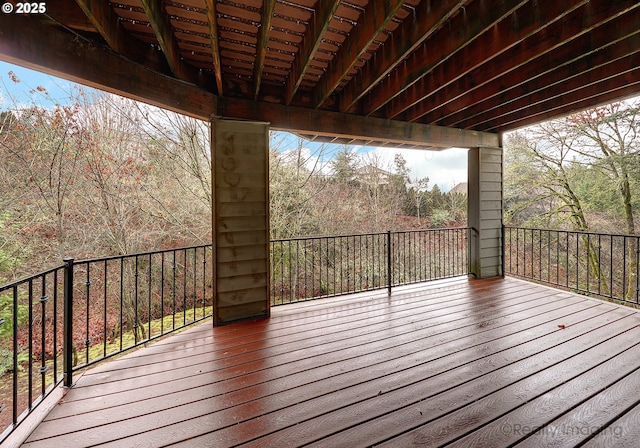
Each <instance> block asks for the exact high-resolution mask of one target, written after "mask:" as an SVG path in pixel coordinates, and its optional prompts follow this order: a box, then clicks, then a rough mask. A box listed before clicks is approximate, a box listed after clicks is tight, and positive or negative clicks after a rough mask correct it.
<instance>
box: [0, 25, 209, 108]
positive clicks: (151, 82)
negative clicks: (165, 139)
mask: <svg viewBox="0 0 640 448" xmlns="http://www.w3.org/2000/svg"><path fill="white" fill-rule="evenodd" d="M0 59H1V60H4V61H6V62H10V63H12V64H17V65H21V66H23V67H27V68H30V69H33V70H38V71H41V72H44V73H48V74H51V75H54V76H58V77H60V78H64V79H68V80H70V81H73V82H77V83H80V84H84V85H87V86H90V87H95V88H97V89H101V90H105V91H107V92H111V93H116V94H119V95H123V96H126V97H129V98H132V99H135V100H138V101H143V102H146V103H149V104H153V105H155V106H159V107H163V108H165V109H169V110H172V111H175V112H179V113H182V114H185V115H189V116H192V117H196V118H200V119H204V120H208V119H209V117H211V116H212V115H215V113H216V98H217V97H216V96H215V95H213V94H211V93H209V92H207V91H206V90H203V89H201V88H199V87H197V86H195V85H193V84H189V83H186V82H182V81H178V80H176V79H174V78H172V77H169V76H164V75H161V74H159V73H156V72H154V71H152V70H149V69H148V68H145V67H144V66H142V65H140V64H137V63H135V62H132V61H131V60H129V59H126V58H124V57H122V56H119V55H117V54H115V53H114V52H113V51H112V50H110V49H109V48H107V47H103V46H96V45H95V44H93V43H91V42H89V41H87V40H85V39H84V38H83V37H81V36H79V35H76V34H72V33H71V32H69V31H67V30H63V29H60V28H57V27H54V26H42V25H41V24H40V22H39V21H38V20H37V19H36V18H35V17H34V16H33V15H32V16H21V15H16V14H11V15H9V14H0Z"/></svg>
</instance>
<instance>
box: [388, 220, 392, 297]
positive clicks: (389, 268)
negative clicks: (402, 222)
mask: <svg viewBox="0 0 640 448" xmlns="http://www.w3.org/2000/svg"><path fill="white" fill-rule="evenodd" d="M391 252H392V251H391V230H387V294H388V295H391V283H392V282H393V274H392V272H391Z"/></svg>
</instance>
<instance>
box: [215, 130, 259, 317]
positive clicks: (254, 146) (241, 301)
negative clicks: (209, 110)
mask: <svg viewBox="0 0 640 448" xmlns="http://www.w3.org/2000/svg"><path fill="white" fill-rule="evenodd" d="M268 132H269V126H268V125H267V124H265V123H250V122H236V121H230V120H219V119H216V120H214V121H213V123H212V147H213V148H212V160H213V163H212V181H213V209H214V212H213V235H214V245H215V248H216V249H215V255H214V262H215V266H214V268H213V270H214V275H213V277H214V278H215V286H214V288H215V295H214V316H215V323H216V324H221V323H228V322H231V321H234V320H240V319H246V318H252V317H256V316H267V315H268V314H269V198H268V190H267V186H268V184H269V175H268V168H267V167H268V163H269V160H268V158H269V136H268ZM218 190H221V193H222V194H220V195H219V194H218ZM230 199H231V200H230ZM238 264H242V265H244V266H248V265H250V266H251V270H250V272H247V271H246V269H245V270H238V269H237V266H238Z"/></svg>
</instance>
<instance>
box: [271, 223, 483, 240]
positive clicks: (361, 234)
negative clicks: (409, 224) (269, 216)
mask: <svg viewBox="0 0 640 448" xmlns="http://www.w3.org/2000/svg"><path fill="white" fill-rule="evenodd" d="M462 229H471V227H468V226H464V227H446V228H437V229H408V230H391V231H386V232H371V233H355V234H354V233H348V234H342V235H312V236H298V237H294V238H278V239H274V240H271V243H280V242H286V241H307V240H320V239H323V238H349V237H356V236H360V237H362V236H382V235H386V234H387V233H388V232H389V233H391V234H392V235H394V234H399V233H412V232H414V233H417V232H442V231H443V230H462Z"/></svg>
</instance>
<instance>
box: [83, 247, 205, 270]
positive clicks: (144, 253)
mask: <svg viewBox="0 0 640 448" xmlns="http://www.w3.org/2000/svg"><path fill="white" fill-rule="evenodd" d="M210 246H211V243H209V244H200V245H197V246H187V247H174V248H172V249H162V250H154V251H149V252H140V253H136V254H125V255H109V256H107V257H98V258H88V259H86V260H79V261H75V262H74V264H76V265H78V264H89V263H99V262H102V261H110V260H119V259H121V258H134V257H144V256H147V255H156V254H162V253H170V252H175V251H185V250H190V249H202V248H206V247H210Z"/></svg>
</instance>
